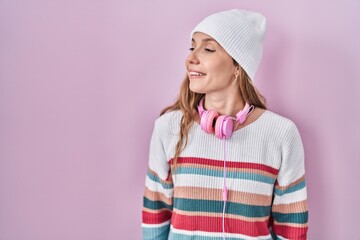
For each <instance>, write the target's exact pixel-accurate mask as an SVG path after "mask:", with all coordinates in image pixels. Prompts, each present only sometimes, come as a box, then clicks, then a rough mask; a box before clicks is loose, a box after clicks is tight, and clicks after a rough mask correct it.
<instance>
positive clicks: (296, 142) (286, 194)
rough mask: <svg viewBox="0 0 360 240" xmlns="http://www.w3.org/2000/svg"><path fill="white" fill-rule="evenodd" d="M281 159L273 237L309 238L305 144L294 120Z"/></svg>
mask: <svg viewBox="0 0 360 240" xmlns="http://www.w3.org/2000/svg"><path fill="white" fill-rule="evenodd" d="M281 151H282V159H281V166H280V169H279V173H278V177H277V180H276V182H275V187H274V195H273V196H274V200H273V205H272V208H271V216H272V223H271V225H272V231H273V234H274V235H275V236H274V239H307V230H308V208H307V191H306V184H305V166H304V148H303V144H302V141H301V137H300V134H299V131H298V129H297V127H296V126H295V124H294V123H293V122H291V124H290V127H289V128H288V129H287V131H286V134H285V137H284V142H283V145H282V150H281Z"/></svg>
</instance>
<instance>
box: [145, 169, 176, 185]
mask: <svg viewBox="0 0 360 240" xmlns="http://www.w3.org/2000/svg"><path fill="white" fill-rule="evenodd" d="M148 171H149V172H151V173H152V174H153V175H155V176H156V177H157V178H159V180H160V181H161V182H162V183H165V184H172V179H171V175H170V172H169V173H168V176H167V178H166V179H162V178H161V177H160V176H159V175H158V174H157V173H156V172H154V171H153V170H151V169H150V168H148Z"/></svg>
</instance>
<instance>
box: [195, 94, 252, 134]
mask: <svg viewBox="0 0 360 240" xmlns="http://www.w3.org/2000/svg"><path fill="white" fill-rule="evenodd" d="M203 102H204V98H202V99H201V100H200V102H199V105H198V112H199V115H200V126H201V129H202V130H203V131H205V132H206V133H215V136H216V137H217V138H220V139H228V138H230V137H231V135H232V133H233V130H234V123H233V120H236V121H237V122H238V123H240V124H242V123H243V122H245V120H246V118H247V116H248V115H249V114H250V113H251V112H252V111H253V110H254V106H253V105H251V106H250V105H249V104H248V103H246V104H245V107H244V109H243V110H241V111H240V112H238V113H237V114H236V118H234V117H231V116H227V115H219V113H218V112H216V111H214V110H211V109H209V110H205V109H204V106H203Z"/></svg>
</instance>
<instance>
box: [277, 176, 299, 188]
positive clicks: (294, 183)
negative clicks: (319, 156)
mask: <svg viewBox="0 0 360 240" xmlns="http://www.w3.org/2000/svg"><path fill="white" fill-rule="evenodd" d="M304 180H305V175H303V176H302V177H301V178H299V179H298V180H296V181H295V182H292V183H291V184H289V185H287V186H280V185H279V184H278V182H276V184H275V188H276V189H279V190H281V191H285V190H286V189H288V188H290V187H293V186H295V185H296V184H298V183H300V182H302V181H304Z"/></svg>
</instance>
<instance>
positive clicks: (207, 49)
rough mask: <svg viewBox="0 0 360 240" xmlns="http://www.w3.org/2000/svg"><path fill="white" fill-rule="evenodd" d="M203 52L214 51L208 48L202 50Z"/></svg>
mask: <svg viewBox="0 0 360 240" xmlns="http://www.w3.org/2000/svg"><path fill="white" fill-rule="evenodd" d="M204 50H205V51H206V52H215V50H212V49H210V48H204Z"/></svg>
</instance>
